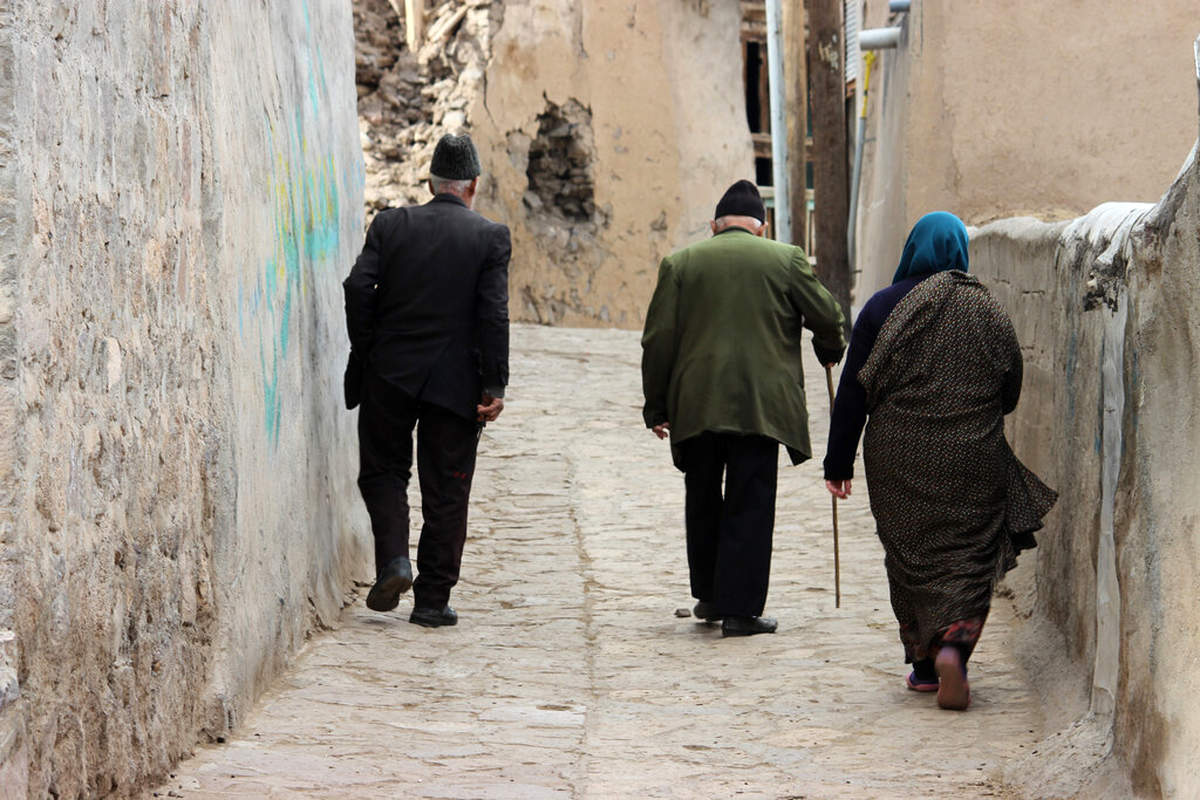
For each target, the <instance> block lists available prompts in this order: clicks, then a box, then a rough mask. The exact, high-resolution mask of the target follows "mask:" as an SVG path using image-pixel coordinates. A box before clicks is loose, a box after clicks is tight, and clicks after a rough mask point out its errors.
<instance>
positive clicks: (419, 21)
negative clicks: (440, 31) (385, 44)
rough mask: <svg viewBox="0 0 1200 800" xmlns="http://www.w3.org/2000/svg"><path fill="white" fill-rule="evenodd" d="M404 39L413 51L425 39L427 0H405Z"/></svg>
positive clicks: (417, 48) (410, 50) (415, 50)
mask: <svg viewBox="0 0 1200 800" xmlns="http://www.w3.org/2000/svg"><path fill="white" fill-rule="evenodd" d="M404 41H405V43H406V44H407V45H408V49H409V52H412V53H415V52H417V50H419V49H420V47H421V43H422V42H424V41H425V0H404Z"/></svg>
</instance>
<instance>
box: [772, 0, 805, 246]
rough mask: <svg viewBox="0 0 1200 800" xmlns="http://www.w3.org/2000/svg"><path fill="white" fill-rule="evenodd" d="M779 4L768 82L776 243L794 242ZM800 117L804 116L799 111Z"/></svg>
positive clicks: (774, 8)
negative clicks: (789, 187)
mask: <svg viewBox="0 0 1200 800" xmlns="http://www.w3.org/2000/svg"><path fill="white" fill-rule="evenodd" d="M779 3H780V0H767V81H768V87H769V91H768V94H769V95H770V103H771V172H772V178H771V180H772V183H773V184H774V189H775V239H776V241H780V242H787V243H788V244H791V242H792V214H791V207H790V203H789V200H790V198H791V194H790V192H789V191H788V168H787V157H788V151H787V119H786V116H785V109H784V103H783V14H782V10H781V8H780V5H779ZM797 113H801V112H799V111H797Z"/></svg>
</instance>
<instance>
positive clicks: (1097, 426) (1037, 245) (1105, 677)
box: [971, 70, 1200, 798]
mask: <svg viewBox="0 0 1200 800" xmlns="http://www.w3.org/2000/svg"><path fill="white" fill-rule="evenodd" d="M1192 74H1194V75H1197V76H1200V70H1197V71H1196V72H1194V73H1192ZM1195 130H1196V128H1195V120H1194V119H1193V133H1194V132H1195ZM1198 266H1200V168H1198V166H1197V163H1196V160H1195V150H1193V153H1192V155H1191V156H1190V157H1189V159H1188V161H1187V163H1186V164H1185V166H1184V168H1183V170H1182V171H1181V172H1180V173H1179V177H1178V178H1177V179H1176V180H1175V182H1174V184H1173V185H1172V186H1171V188H1170V190H1169V191H1168V192H1167V193H1166V194H1165V195H1164V196H1163V198H1162V200H1161V201H1159V202H1158V203H1157V204H1155V205H1150V204H1117V203H1109V204H1104V205H1101V206H1099V207H1097V208H1096V209H1094V210H1093V211H1091V212H1090V213H1089V214H1087V215H1086V216H1084V217H1080V218H1078V219H1075V220H1072V221H1069V222H1064V223H1057V224H1047V223H1042V222H1038V221H1037V220H1033V219H1011V220H1003V221H999V222H996V223H993V224H990V225H987V226H985V227H983V228H981V229H979V230H976V231H974V233H973V236H972V241H971V267H972V271H973V272H975V273H976V274H977V275H978V276H979V277H980V278H981V279H982V280H983V281H984V282H985V283H987V284H988V285H989V286H991V287H992V288H993V290H994V291H996V293H997V294H998V295H999V296H1000V297H1001V298H1002V299H1003V301H1004V302H1005V304H1006V305H1007V307H1008V308H1009V310H1010V312H1011V313H1012V315H1013V318H1014V322H1015V323H1016V325H1017V330H1018V334H1019V336H1020V338H1021V341H1022V346H1023V350H1024V354H1025V359H1026V376H1025V390H1024V394H1023V398H1022V401H1021V405H1020V407H1019V408H1018V410H1017V412H1016V414H1015V415H1014V416H1013V418H1012V419H1011V420H1010V436H1011V438H1012V440H1013V443H1014V449H1015V450H1016V451H1017V452H1018V453H1019V454H1021V455H1022V457H1023V458H1025V459H1027V461H1028V462H1029V463H1030V466H1032V467H1033V468H1035V469H1036V470H1037V471H1039V472H1040V473H1041V474H1042V475H1043V476H1045V477H1046V478H1047V480H1048V482H1049V483H1051V484H1052V485H1053V486H1055V487H1056V488H1058V489H1059V491H1060V492H1061V497H1060V499H1059V502H1058V506H1057V508H1056V509H1055V511H1054V512H1052V514H1051V516H1050V518H1049V519H1048V525H1047V528H1046V530H1045V531H1044V532H1043V533H1042V534H1039V541H1040V547H1039V548H1038V550H1037V551H1035V552H1036V553H1037V563H1036V578H1035V580H1036V590H1037V591H1036V595H1033V597H1034V598H1035V599H1034V600H1033V601H1032V604H1031V607H1030V608H1029V609H1028V612H1029V613H1030V614H1031V615H1032V619H1033V621H1034V623H1036V622H1037V621H1038V620H1046V621H1048V622H1049V623H1051V627H1052V629H1053V632H1054V635H1053V636H1050V637H1046V638H1045V640H1044V641H1042V642H1040V643H1038V644H1035V645H1031V647H1032V649H1033V650H1034V651H1038V650H1040V651H1041V652H1039V653H1038V655H1037V657H1036V659H1035V660H1038V661H1039V663H1038V664H1036V665H1035V672H1034V673H1033V674H1035V675H1038V676H1039V681H1040V682H1044V685H1043V686H1042V688H1043V689H1044V690H1046V691H1047V692H1049V693H1051V694H1053V693H1054V692H1056V691H1058V687H1060V686H1062V685H1063V682H1064V681H1065V682H1066V683H1070V682H1071V678H1070V676H1069V675H1068V674H1067V672H1063V671H1059V672H1055V671H1054V670H1051V669H1049V668H1048V667H1049V666H1053V662H1055V656H1056V654H1055V653H1047V652H1046V651H1047V650H1048V649H1056V648H1061V649H1063V650H1064V651H1065V652H1064V653H1062V654H1061V655H1063V656H1065V658H1066V660H1067V662H1069V664H1070V665H1071V666H1072V667H1073V669H1072V670H1070V671H1069V672H1071V673H1072V674H1075V675H1078V676H1081V677H1082V683H1083V684H1084V686H1083V691H1084V702H1083V705H1082V706H1081V707H1078V708H1076V709H1074V712H1075V714H1077V716H1076V717H1073V718H1059V719H1054V718H1051V719H1048V725H1049V736H1048V741H1047V747H1045V748H1043V749H1042V751H1041V755H1040V756H1039V757H1038V761H1040V762H1041V763H1038V762H1035V761H1033V760H1032V759H1031V761H1030V763H1029V764H1027V765H1025V767H1024V768H1022V769H1018V770H1014V771H1013V777H1014V780H1016V782H1018V783H1020V782H1022V781H1023V780H1028V779H1031V778H1030V776H1032V775H1034V774H1037V775H1040V776H1041V779H1044V778H1045V776H1046V775H1047V774H1048V773H1051V772H1053V770H1054V766H1053V765H1054V763H1056V759H1075V760H1076V766H1078V759H1080V758H1092V759H1094V760H1095V762H1096V763H1095V768H1094V769H1092V770H1088V771H1086V773H1085V774H1087V775H1088V778H1087V779H1086V780H1085V781H1084V783H1082V784H1078V783H1077V784H1075V785H1071V786H1060V787H1058V788H1059V791H1060V792H1061V793H1060V794H1056V795H1055V796H1063V797H1080V798H1124V797H1130V796H1135V797H1139V798H1159V797H1168V798H1191V797H1196V796H1198V795H1200V773H1198V772H1197V771H1196V768H1195V765H1196V764H1197V763H1200V712H1198V711H1197V709H1196V705H1195V703H1194V702H1193V700H1192V699H1193V698H1194V697H1195V695H1196V692H1197V690H1198V689H1200V666H1198V665H1200V644H1198V642H1200V638H1198V637H1197V631H1198V630H1200V627H1198V626H1200V623H1198V621H1197V620H1198V617H1197V608H1200V590H1198V589H1197V583H1196V574H1197V570H1200V532H1198V531H1200V528H1198V527H1197V521H1198V520H1200V493H1198V492H1197V484H1196V480H1197V478H1196V476H1197V475H1200V460H1198V457H1197V453H1200V419H1198V418H1197V414H1196V411H1195V398H1196V397H1197V396H1200V315H1198V314H1197V311H1196V307H1197V306H1196V298H1197V297H1200V278H1198V277H1197V276H1198V274H1200V273H1198V269H1197V268H1198ZM1035 627H1036V625H1035ZM1060 661H1061V660H1060ZM1058 666H1060V667H1061V666H1062V664H1061V663H1059V664H1058ZM1067 691H1070V688H1069V687H1068V689H1067ZM1051 706H1053V701H1052V700H1051V701H1049V703H1048V707H1051ZM1089 731H1090V732H1089ZM1087 741H1090V742H1091V745H1090V746H1088V745H1087V744H1086V742H1087ZM1069 771H1070V770H1064V771H1063V772H1069ZM1075 772H1076V774H1078V772H1079V770H1075ZM1043 788H1044V785H1043Z"/></svg>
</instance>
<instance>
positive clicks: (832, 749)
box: [147, 327, 1040, 800]
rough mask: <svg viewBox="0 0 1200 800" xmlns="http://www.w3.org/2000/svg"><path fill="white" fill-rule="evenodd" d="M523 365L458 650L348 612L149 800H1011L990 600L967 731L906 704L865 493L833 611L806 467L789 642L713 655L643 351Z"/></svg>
mask: <svg viewBox="0 0 1200 800" xmlns="http://www.w3.org/2000/svg"><path fill="white" fill-rule="evenodd" d="M513 354H514V357H513V365H512V366H513V376H514V378H513V379H514V384H513V385H512V387H511V388H510V401H509V405H508V408H507V409H506V410H505V412H504V415H503V416H502V417H501V418H500V421H499V423H498V424H496V425H493V426H491V427H489V429H488V430H487V432H486V433H485V435H484V440H483V444H482V448H481V453H480V458H479V469H478V475H477V478H476V484H475V491H474V495H473V499H474V506H473V509H472V525H471V538H470V540H469V541H468V543H467V550H466V556H465V559H464V564H463V580H462V582H461V583H460V585H459V587H458V588H457V589H456V591H455V594H454V597H453V599H452V603H453V605H454V606H455V607H456V608H457V609H458V612H459V614H460V622H459V625H458V627H456V628H447V629H436V630H429V629H425V628H421V627H418V626H415V625H411V624H409V623H408V622H407V614H408V611H409V608H410V606H411V596H405V597H404V598H403V599H402V602H401V606H400V608H399V609H397V611H396V612H394V613H392V614H387V615H381V614H375V613H373V612H370V611H368V610H367V609H366V608H365V607H364V606H363V604H362V600H363V597H364V596H365V590H362V591H360V592H359V595H358V600H357V601H356V602H355V603H354V604H353V605H352V606H350V607H348V608H347V609H346V610H345V612H344V614H343V619H342V623H341V625H340V627H339V628H338V629H337V630H335V631H332V632H329V633H324V634H321V635H318V636H315V637H314V638H313V640H312V642H311V643H310V644H309V646H308V647H307V649H306V650H305V651H304V652H303V653H302V654H301V655H300V656H299V658H298V659H297V662H296V664H295V667H294V668H293V669H292V670H290V671H289V672H288V673H287V674H286V675H285V676H284V677H283V678H282V680H281V681H280V682H279V683H278V684H277V686H276V687H275V689H274V690H273V691H272V692H270V693H269V694H268V695H267V696H266V697H265V698H264V699H263V701H262V702H261V703H260V704H259V706H258V708H257V710H256V711H255V712H254V713H253V714H252V715H251V716H250V717H249V718H248V720H247V721H246V722H245V724H244V725H242V726H241V727H240V729H239V730H238V731H237V733H236V736H235V737H234V738H233V739H232V740H230V741H229V742H228V743H226V744H223V745H214V746H205V747H202V748H200V749H199V751H198V752H197V754H196V756H195V757H194V758H192V759H190V760H189V761H187V762H185V763H183V764H181V765H180V767H179V769H178V770H177V772H176V773H175V775H174V777H173V779H172V780H171V781H170V782H169V783H168V784H165V785H163V786H161V787H158V788H156V789H154V790H153V792H148V793H147V796H150V795H151V794H152V793H157V796H160V797H166V796H173V797H184V798H190V799H191V800H202V799H204V798H231V797H237V798H242V797H254V798H301V797H303V798H311V797H320V798H342V797H353V798H367V797H371V798H374V797H397V798H399V797H404V798H408V797H413V798H513V799H514V800H516V799H520V800H534V799H536V798H732V797H745V798H772V799H775V798H814V799H815V798H868V797H870V798H912V797H922V796H930V795H934V794H945V795H947V796H954V797H958V798H975V797H1005V796H1007V795H1006V793H1005V790H1004V789H1003V788H1002V787H1001V785H1000V784H999V778H998V776H999V774H1000V772H1001V769H1002V767H1003V765H1004V764H1005V762H1006V761H1009V760H1010V759H1013V758H1016V757H1018V756H1022V755H1024V754H1026V753H1028V752H1030V750H1031V748H1034V747H1036V746H1037V745H1036V742H1037V741H1038V739H1039V733H1040V720H1039V718H1038V707H1037V702H1036V700H1035V697H1034V694H1033V693H1032V692H1031V691H1029V690H1027V688H1026V682H1025V680H1024V678H1023V676H1022V675H1021V673H1020V671H1019V670H1018V669H1017V667H1016V666H1015V665H1014V663H1013V661H1012V658H1011V656H1010V654H1009V650H1010V648H1009V639H1010V637H1011V635H1012V634H1011V625H1012V614H1011V612H1010V610H1009V608H1008V606H1007V603H1006V602H1005V601H1003V600H1000V601H997V603H996V607H995V609H994V610H993V614H992V618H991V619H990V620H989V623H988V626H987V628H986V629H985V631H984V636H983V639H982V641H981V643H980V647H979V650H978V651H977V655H976V658H975V660H974V661H973V662H972V678H973V691H974V702H973V705H972V708H971V710H970V711H969V712H967V713H965V714H957V713H951V712H941V711H939V710H938V709H937V707H936V704H935V702H934V699H933V698H932V697H931V696H929V695H919V694H916V693H913V692H909V691H906V690H905V689H904V687H903V684H902V679H903V676H904V674H905V671H906V670H905V668H904V664H903V653H902V650H901V649H900V646H899V644H898V641H897V638H896V633H895V622H894V620H893V618H892V616H891V612H890V609H889V606H888V599H887V584H886V578H885V576H884V571H883V563H882V562H883V553H882V550H881V548H880V546H879V544H878V542H877V540H876V539H875V536H874V532H873V526H872V523H871V518H870V514H869V511H868V509H867V502H866V492H865V487H862V486H858V487H856V488H857V492H856V494H855V495H854V497H853V498H851V500H850V501H847V502H844V503H842V504H841V509H840V518H841V552H842V607H841V609H840V610H839V609H835V608H834V596H833V559H832V548H831V533H830V528H829V505H830V501H829V496H828V494H826V493H825V491H824V488H823V486H822V484H821V481H820V472H819V466H818V463H819V460H813V461H810V462H808V463H806V464H804V465H802V466H800V467H798V468H790V467H789V468H788V469H785V470H781V472H780V485H779V504H778V522H777V527H776V533H775V556H774V563H773V567H772V585H771V594H770V598H769V600H768V608H767V613H768V614H771V615H773V616H776V617H778V619H779V632H778V633H777V634H775V635H773V636H755V637H750V638H744V639H722V638H721V633H720V626H719V625H706V624H702V623H698V622H696V621H695V620H694V619H691V618H687V619H682V618H677V617H676V616H675V615H674V612H675V610H676V609H678V608H690V607H691V605H692V603H693V601H692V599H691V598H690V596H689V592H688V581H687V568H686V564H685V556H684V544H683V532H682V517H683V482H682V477H681V475H680V474H679V473H677V472H676V471H675V470H674V469H673V468H672V467H671V463H670V456H669V452H668V447H667V445H666V443H663V442H659V441H658V440H657V439H655V438H654V437H653V435H651V434H650V433H649V432H648V431H646V430H645V429H644V428H643V427H642V423H641V418H640V407H641V396H640V373H639V370H638V359H639V356H640V349H639V346H638V337H637V335H636V334H635V333H631V332H620V331H579V330H561V329H550V328H533V327H518V328H516V329H515V330H514V333H513ZM809 356H810V360H809V362H808V363H807V364H806V370H807V375H808V389H809V408H810V411H811V416H812V420H813V441H814V442H815V443H816V444H817V446H818V448H823V445H824V441H825V433H826V430H825V429H826V424H827V420H828V404H827V402H826V394H825V385H824V375H823V373H822V371H821V369H820V368H819V367H818V365H817V364H816V362H815V359H812V358H811V353H810V354H809ZM781 455H782V454H781ZM414 483H415V481H414ZM414 554H415V551H414Z"/></svg>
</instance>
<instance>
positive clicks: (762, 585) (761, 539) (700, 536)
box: [680, 432, 779, 617]
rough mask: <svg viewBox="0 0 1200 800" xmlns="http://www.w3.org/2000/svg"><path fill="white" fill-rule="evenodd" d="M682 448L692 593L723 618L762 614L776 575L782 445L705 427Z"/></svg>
mask: <svg viewBox="0 0 1200 800" xmlns="http://www.w3.org/2000/svg"><path fill="white" fill-rule="evenodd" d="M680 447H681V448H682V450H683V453H682V455H683V468H684V485H685V487H686V489H687V500H686V508H685V517H686V523H687V553H688V568H689V570H690V572H691V578H692V596H693V597H695V598H696V599H697V600H705V601H708V602H712V603H715V604H716V608H717V611H719V612H720V613H721V614H722V615H724V616H741V617H757V616H759V615H761V614H762V612H763V608H764V607H765V606H766V603H767V584H768V582H769V580H770V575H771V539H772V536H773V534H774V530H775V487H776V480H777V478H778V476H779V443H778V442H776V441H775V440H774V439H771V438H769V437H766V436H745V435H741V434H734V433H712V432H705V433H702V434H700V435H699V436H696V437H693V438H691V439H688V440H686V441H684V442H682V443H681V444H680ZM722 478H723V479H724V489H723V490H722Z"/></svg>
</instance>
